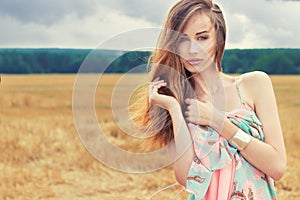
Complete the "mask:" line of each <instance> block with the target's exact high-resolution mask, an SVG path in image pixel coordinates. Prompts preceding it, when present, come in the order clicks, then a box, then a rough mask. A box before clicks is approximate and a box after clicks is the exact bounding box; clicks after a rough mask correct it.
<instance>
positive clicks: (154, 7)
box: [101, 0, 176, 24]
mask: <svg viewBox="0 0 300 200" xmlns="http://www.w3.org/2000/svg"><path fill="white" fill-rule="evenodd" d="M174 2H176V0H175V1H174V0H171V1H170V0H169V1H165V0H164V1H159V0H109V1H103V2H102V3H101V4H102V5H105V6H107V7H110V8H111V9H115V10H118V11H119V12H121V13H123V14H125V15H127V16H130V17H134V18H144V19H146V20H148V21H150V22H153V23H156V24H161V23H162V22H163V20H164V18H165V16H166V14H167V12H168V10H169V9H170V8H171V6H172V5H173V4H174Z"/></svg>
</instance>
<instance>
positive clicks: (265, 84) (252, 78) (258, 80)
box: [239, 71, 272, 94]
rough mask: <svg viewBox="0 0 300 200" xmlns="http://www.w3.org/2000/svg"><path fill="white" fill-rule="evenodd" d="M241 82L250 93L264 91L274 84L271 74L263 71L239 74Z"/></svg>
mask: <svg viewBox="0 0 300 200" xmlns="http://www.w3.org/2000/svg"><path fill="white" fill-rule="evenodd" d="M239 78H240V83H241V84H242V85H243V86H244V88H245V89H247V90H248V92H249V93H251V94H254V93H256V94H257V93H263V92H265V91H266V90H269V89H270V86H272V82H271V79H270V77H269V75H268V74H267V73H265V72H262V71H253V72H248V73H245V74H241V75H240V76H239ZM271 88H272V87H271Z"/></svg>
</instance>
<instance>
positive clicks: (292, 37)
mask: <svg viewBox="0 0 300 200" xmlns="http://www.w3.org/2000/svg"><path fill="white" fill-rule="evenodd" d="M54 2H55V3H54ZM176 2H177V0H84V1H82V0H56V1H53V0H26V1H24V0H1V1H0V25H1V29H0V48H6V47H13V48H15V47H23V48H27V47H28V48H47V47H57V48H96V47H98V46H99V45H100V46H101V44H103V43H105V42H106V41H107V40H113V39H114V38H116V37H118V36H120V35H124V34H125V35H126V32H128V31H129V32H135V30H137V29H138V30H140V29H143V28H159V27H161V25H162V23H163V21H164V18H165V16H166V15H167V12H168V10H169V9H170V8H171V6H172V5H173V4H174V3H176ZM215 2H216V3H218V4H219V5H220V6H221V8H222V9H223V11H224V15H225V19H226V24H227V28H228V38H227V45H226V48H227V49H232V48H241V49H245V48H300V35H299V33H300V26H299V22H300V1H295V0H294V1H292V0H290V1H289V0H215ZM138 35H139V37H140V38H139V39H141V40H147V39H149V38H148V36H147V35H144V37H142V36H141V35H140V34H137V35H136V37H137V36H138ZM149 37H150V36H149ZM155 39H156V38H155ZM149 40H150V39H149Z"/></svg>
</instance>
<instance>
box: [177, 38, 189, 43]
mask: <svg viewBox="0 0 300 200" xmlns="http://www.w3.org/2000/svg"><path fill="white" fill-rule="evenodd" d="M188 41H189V38H188V37H180V38H179V39H178V42H179V43H183V42H188Z"/></svg>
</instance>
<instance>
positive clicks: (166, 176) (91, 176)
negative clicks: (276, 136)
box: [0, 75, 300, 200]
mask: <svg viewBox="0 0 300 200" xmlns="http://www.w3.org/2000/svg"><path fill="white" fill-rule="evenodd" d="M132 76H133V77H132V78H131V79H130V80H132V82H130V81H126V82H127V83H128V84H129V85H130V84H133V83H134V80H137V77H136V76H137V75H132ZM119 78H120V75H105V76H104V77H103V79H102V80H101V81H102V82H100V84H101V88H100V87H99V88H98V89H97V92H96V97H97V96H101V95H104V96H105V98H96V108H97V113H96V114H97V117H98V121H99V123H100V124H101V126H103V129H104V130H105V133H106V135H107V137H108V138H109V139H110V140H111V142H112V143H114V144H115V145H117V146H119V147H121V148H123V149H126V150H129V151H136V150H137V148H136V147H138V146H139V143H140V140H138V139H132V138H131V137H130V136H126V135H125V134H123V132H122V131H121V130H120V129H119V128H118V127H117V126H116V124H114V123H113V118H112V114H111V112H110V108H109V105H110V92H109V91H110V90H111V88H112V87H113V86H114V85H116V83H117V82H116V81H118V80H119ZM74 80H75V76H74V75H25V76H12V75H4V76H2V83H1V85H0V152H1V154H0V199H101V200H102V199H103V200H111V199H134V200H135V199H136V200H138V199H147V197H149V196H150V195H151V194H152V193H153V192H155V191H156V190H158V189H160V188H162V187H164V186H167V185H169V184H172V183H174V182H175V179H174V176H173V173H172V169H171V167H167V168H165V169H162V170H159V171H156V172H152V173H145V174H128V173H124V172H119V171H117V170H114V169H111V168H109V167H107V166H104V165H103V164H101V163H100V162H98V161H97V160H96V159H94V158H93V157H92V156H91V155H90V154H89V153H88V152H87V151H86V149H85V148H84V146H83V145H82V143H81V141H80V139H79V136H78V134H77V131H76V129H75V126H74V121H73V115H72V89H73V84H74ZM272 81H273V83H274V89H275V92H276V97H277V100H278V106H279V112H280V117H281V122H282V128H283V130H284V139H285V143H286V148H287V154H288V168H287V171H286V174H285V176H284V178H283V179H282V180H280V181H278V182H277V183H276V185H277V192H278V197H279V199H281V200H287V199H298V198H299V197H300V186H299V183H300V159H299V158H300V152H299V151H298V150H299V146H298V145H299V143H300V135H299V132H300V128H299V126H297V123H298V120H299V119H300V112H299V110H300V103H299V98H300V84H299V83H300V77H299V76H272ZM123 86H124V89H126V87H128V86H127V85H123ZM117 117H118V119H117V120H122V119H123V118H122V116H117ZM180 189H181V187H179V186H177V187H175V188H173V189H169V190H167V191H165V192H162V193H160V194H159V195H158V196H157V197H156V198H154V199H172V198H171V197H173V196H175V194H176V193H177V192H178V191H179V190H180ZM186 195H187V194H186V193H184V194H183V195H181V199H184V197H186ZM297 197H298V198H297ZM179 199H180V198H179Z"/></svg>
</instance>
